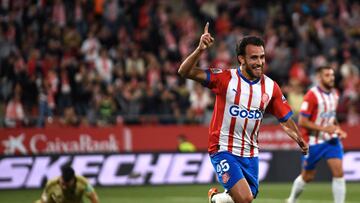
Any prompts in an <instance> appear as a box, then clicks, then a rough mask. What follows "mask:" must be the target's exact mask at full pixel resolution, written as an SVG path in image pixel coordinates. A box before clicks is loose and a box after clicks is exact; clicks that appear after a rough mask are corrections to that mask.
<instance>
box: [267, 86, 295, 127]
mask: <svg viewBox="0 0 360 203" xmlns="http://www.w3.org/2000/svg"><path fill="white" fill-rule="evenodd" d="M266 110H267V112H269V113H271V114H272V115H274V116H275V117H276V118H277V119H278V120H279V121H280V122H285V121H287V120H288V119H289V118H290V117H291V116H292V115H293V112H292V111H291V108H290V105H289V103H288V102H287V100H286V98H285V96H284V95H283V94H282V92H281V89H280V87H279V85H278V84H277V83H276V82H274V89H273V95H272V97H271V100H270V103H269V105H268V107H267V109H266Z"/></svg>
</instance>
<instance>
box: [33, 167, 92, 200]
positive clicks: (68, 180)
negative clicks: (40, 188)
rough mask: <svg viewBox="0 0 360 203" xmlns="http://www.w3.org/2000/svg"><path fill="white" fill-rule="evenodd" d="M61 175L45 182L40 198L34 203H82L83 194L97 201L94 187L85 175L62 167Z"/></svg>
mask: <svg viewBox="0 0 360 203" xmlns="http://www.w3.org/2000/svg"><path fill="white" fill-rule="evenodd" d="M61 170H62V171H61V172H62V175H61V177H57V178H55V179H53V180H50V181H48V182H47V184H46V187H45V189H44V192H43V193H42V195H41V199H40V200H37V201H36V202H35V203H83V196H84V195H85V196H86V197H88V198H89V199H90V201H91V203H98V202H99V200H98V196H97V194H96V192H95V190H94V188H93V187H92V186H91V185H90V184H89V183H88V181H87V180H86V178H85V177H83V176H75V172H74V169H72V168H71V167H69V166H67V167H63V168H62V169H61Z"/></svg>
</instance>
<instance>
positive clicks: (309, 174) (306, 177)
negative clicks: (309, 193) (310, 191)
mask: <svg viewBox="0 0 360 203" xmlns="http://www.w3.org/2000/svg"><path fill="white" fill-rule="evenodd" d="M301 176H302V178H303V180H304V181H305V182H306V183H308V182H311V181H313V180H314V178H315V172H303V173H301Z"/></svg>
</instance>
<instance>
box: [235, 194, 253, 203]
mask: <svg viewBox="0 0 360 203" xmlns="http://www.w3.org/2000/svg"><path fill="white" fill-rule="evenodd" d="M232 198H233V200H234V202H235V203H251V202H252V201H253V199H254V197H253V196H252V195H245V196H238V197H232Z"/></svg>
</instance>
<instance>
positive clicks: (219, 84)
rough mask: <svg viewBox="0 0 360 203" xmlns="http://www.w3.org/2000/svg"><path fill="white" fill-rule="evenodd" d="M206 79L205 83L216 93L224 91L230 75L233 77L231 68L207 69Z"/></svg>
mask: <svg viewBox="0 0 360 203" xmlns="http://www.w3.org/2000/svg"><path fill="white" fill-rule="evenodd" d="M205 72H206V80H205V81H204V83H203V85H204V86H205V87H208V88H209V89H210V90H211V91H212V92H214V93H215V94H219V93H221V92H223V89H224V82H225V80H226V79H227V78H228V77H231V73H230V71H229V70H222V69H220V68H210V69H207V70H205Z"/></svg>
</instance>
